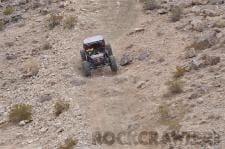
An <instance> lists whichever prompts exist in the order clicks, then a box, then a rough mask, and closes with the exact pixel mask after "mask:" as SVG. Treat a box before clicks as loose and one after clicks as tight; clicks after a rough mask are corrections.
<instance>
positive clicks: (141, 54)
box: [138, 51, 149, 61]
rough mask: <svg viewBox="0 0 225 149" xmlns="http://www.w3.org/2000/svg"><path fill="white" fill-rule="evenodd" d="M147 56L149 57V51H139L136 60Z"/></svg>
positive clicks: (141, 59)
mask: <svg viewBox="0 0 225 149" xmlns="http://www.w3.org/2000/svg"><path fill="white" fill-rule="evenodd" d="M147 57H149V53H148V52H147V51H141V52H140V54H139V56H138V60H139V61H143V60H145V59H146V58H147Z"/></svg>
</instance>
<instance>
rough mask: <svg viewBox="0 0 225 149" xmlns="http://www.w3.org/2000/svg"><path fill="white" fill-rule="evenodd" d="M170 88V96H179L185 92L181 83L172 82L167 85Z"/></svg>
mask: <svg viewBox="0 0 225 149" xmlns="http://www.w3.org/2000/svg"><path fill="white" fill-rule="evenodd" d="M166 85H167V86H168V93H170V94H179V93H182V92H183V84H182V82H181V81H178V80H172V81H168V82H167V83H166Z"/></svg>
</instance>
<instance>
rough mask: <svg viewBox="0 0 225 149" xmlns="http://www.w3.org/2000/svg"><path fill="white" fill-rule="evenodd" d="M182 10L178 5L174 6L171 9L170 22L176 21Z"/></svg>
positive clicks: (179, 17)
mask: <svg viewBox="0 0 225 149" xmlns="http://www.w3.org/2000/svg"><path fill="white" fill-rule="evenodd" d="M182 13H183V10H182V8H181V7H179V6H174V7H172V9H171V21H172V22H176V21H179V20H180V19H181V16H182Z"/></svg>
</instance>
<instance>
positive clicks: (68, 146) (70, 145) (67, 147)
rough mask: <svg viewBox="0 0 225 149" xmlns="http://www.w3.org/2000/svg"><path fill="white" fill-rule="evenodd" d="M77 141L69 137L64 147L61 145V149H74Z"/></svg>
mask: <svg viewBox="0 0 225 149" xmlns="http://www.w3.org/2000/svg"><path fill="white" fill-rule="evenodd" d="M77 142H78V141H77V140H75V139H73V138H72V137H69V138H67V139H66V140H65V142H64V144H63V145H60V147H59V149H73V148H74V146H75V145H77Z"/></svg>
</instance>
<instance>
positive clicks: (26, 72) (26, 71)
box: [20, 59, 40, 78]
mask: <svg viewBox="0 0 225 149" xmlns="http://www.w3.org/2000/svg"><path fill="white" fill-rule="evenodd" d="M39 69H40V68H39V62H38V61H37V60H36V59H29V60H27V61H26V62H24V63H23V64H22V67H21V69H20V70H21V72H22V73H23V78H28V77H32V76H35V75H37V74H38V72H39Z"/></svg>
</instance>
